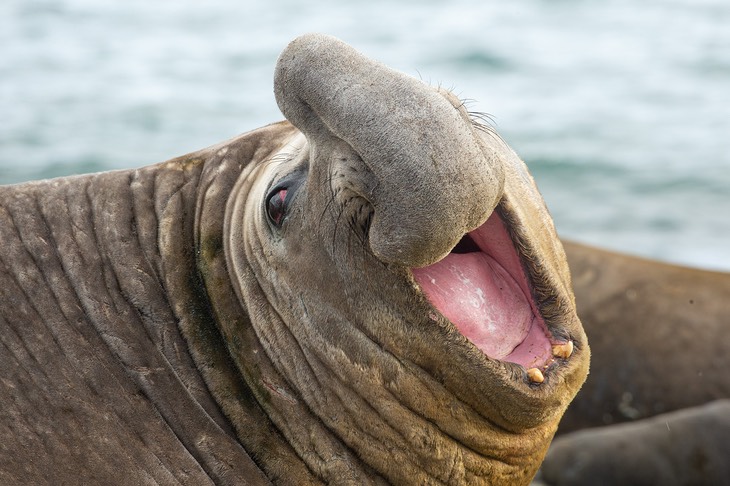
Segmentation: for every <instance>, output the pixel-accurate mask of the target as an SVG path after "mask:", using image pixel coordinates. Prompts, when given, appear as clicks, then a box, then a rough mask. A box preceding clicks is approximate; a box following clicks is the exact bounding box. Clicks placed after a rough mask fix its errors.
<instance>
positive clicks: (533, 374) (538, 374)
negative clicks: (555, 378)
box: [527, 368, 545, 383]
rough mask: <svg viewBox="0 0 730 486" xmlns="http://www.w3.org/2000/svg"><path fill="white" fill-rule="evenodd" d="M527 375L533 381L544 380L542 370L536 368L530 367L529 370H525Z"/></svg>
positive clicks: (539, 381)
mask: <svg viewBox="0 0 730 486" xmlns="http://www.w3.org/2000/svg"><path fill="white" fill-rule="evenodd" d="M527 377H528V378H529V379H530V381H531V382H533V383H542V382H543V381H545V377H544V376H542V371H540V370H539V369H538V368H530V369H529V370H527Z"/></svg>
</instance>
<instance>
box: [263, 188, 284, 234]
mask: <svg viewBox="0 0 730 486" xmlns="http://www.w3.org/2000/svg"><path fill="white" fill-rule="evenodd" d="M286 193H287V188H286V187H277V188H276V189H274V190H273V191H271V192H270V193H269V196H268V198H267V199H266V214H267V215H268V216H269V220H270V221H271V222H272V223H273V224H274V226H276V227H277V228H279V227H281V223H283V222H284V216H286V204H287V200H286Z"/></svg>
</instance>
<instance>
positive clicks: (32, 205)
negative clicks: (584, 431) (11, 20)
mask: <svg viewBox="0 0 730 486" xmlns="http://www.w3.org/2000/svg"><path fill="white" fill-rule="evenodd" d="M275 88H276V95H277V101H278V103H279V105H280V107H281V109H282V112H283V113H284V115H285V116H286V117H287V118H289V119H290V120H291V121H292V122H293V123H294V125H296V127H297V128H295V127H294V126H292V125H290V124H289V123H286V122H284V123H279V124H275V125H271V126H268V127H264V128H262V129H259V130H256V131H254V132H251V133H248V134H244V135H242V136H240V137H238V138H236V139H233V140H231V141H229V142H226V143H223V144H220V145H218V146H215V147H211V148H209V149H206V150H203V151H200V152H196V153H193V154H190V155H187V156H184V157H181V158H178V159H174V160H172V161H169V162H166V163H163V164H160V165H157V166H151V167H148V168H143V169H139V170H133V171H120V172H110V173H105V174H97V175H89V176H82V177H73V178H65V179H57V180H51V181H41V182H36V183H28V184H21V185H17V186H8V187H3V188H0V217H1V218H2V222H1V224H0V231H2V235H1V236H2V242H3V248H2V251H1V252H0V265H1V266H0V289H1V290H0V292H2V307H0V325H1V326H2V332H0V342H1V343H2V347H1V348H0V353H1V354H0V377H1V378H2V380H1V381H0V387H2V390H1V393H0V400H2V407H3V409H4V414H3V421H2V423H1V425H0V439H1V442H0V443H2V444H3V445H2V446H1V447H3V448H4V450H3V454H2V456H1V458H0V482H11V483H13V482H32V483H36V484H38V483H54V484H58V483H68V482H83V483H86V484H90V483H104V484H108V483H113V482H116V481H115V479H118V476H117V475H118V474H119V473H118V471H119V470H123V471H125V473H124V474H125V481H127V480H128V481H129V482H133V483H136V482H139V483H144V482H157V483H161V484H173V483H183V484H206V483H211V482H212V483H219V484H265V483H267V482H273V483H280V484H292V483H295V484H319V483H323V482H327V483H340V484H384V483H399V484H441V483H445V484H488V483H489V484H493V483H509V484H526V483H528V482H529V481H530V479H531V478H532V476H533V475H534V474H535V471H536V470H537V468H538V466H539V464H540V462H541V460H542V457H543V456H544V454H545V452H546V450H547V447H548V444H549V442H550V440H551V438H552V436H553V434H554V432H555V429H556V427H557V424H558V421H559V419H560V417H561V415H562V413H563V412H564V410H565V408H566V407H567V405H568V403H569V402H570V400H571V399H572V398H573V396H574V395H575V393H576V392H577V390H578V388H579V387H580V385H581V384H582V382H583V381H584V379H585V376H586V373H587V366H588V357H589V351H588V346H587V343H586V339H585V335H584V333H583V331H582V327H581V325H580V322H579V320H578V318H577V315H576V311H575V304H574V300H573V295H572V291H571V286H570V275H569V272H568V268H567V265H566V263H565V256H564V253H563V250H562V247H561V244H560V242H559V240H558V239H557V237H556V235H555V231H554V228H553V225H552V221H551V220H550V218H549V215H548V213H547V210H546V209H545V207H544V204H543V202H542V199H541V197H540V195H539V193H538V192H537V189H536V188H535V186H534V183H533V181H532V179H531V177H530V176H529V174H528V173H527V171H526V168H525V167H524V164H523V163H522V162H521V161H520V160H519V158H517V156H516V155H515V154H514V153H513V152H512V151H511V150H510V149H509V148H508V147H506V146H505V145H504V143H503V142H502V141H501V139H499V137H497V136H495V135H494V134H493V133H491V132H490V131H489V130H486V129H484V128H483V127H480V126H479V125H477V124H475V123H474V122H473V121H472V120H471V119H470V117H469V114H468V113H467V112H466V111H465V110H464V109H463V107H462V106H461V103H460V102H459V101H458V100H457V99H456V98H455V97H454V96H453V95H451V94H450V93H448V92H445V91H441V90H435V89H432V88H430V87H427V86H425V85H423V84H421V83H420V82H417V81H415V80H413V79H411V78H409V77H407V76H405V75H403V74H400V73H397V72H395V71H392V70H390V69H388V68H386V67H385V66H382V65H380V64H377V63H374V62H372V61H370V60H368V59H366V58H364V57H363V56H361V55H360V54H359V53H357V52H356V51H354V50H352V49H351V48H350V47H348V46H346V45H344V44H343V43H341V42H339V41H337V40H336V39H333V38H330V37H326V36H319V35H308V36H304V37H302V38H299V39H297V40H296V41H294V42H293V43H292V44H291V45H290V46H289V47H288V48H287V49H286V50H285V51H284V53H283V54H282V56H281V58H280V59H279V63H278V65H277V72H276V78H275ZM300 130H301V132H300ZM444 292H446V294H444ZM449 292H450V293H451V294H459V295H462V294H463V295H468V296H470V298H469V300H468V301H465V302H463V303H461V304H454V303H453V302H450V303H448V305H446V304H445V303H444V301H445V299H446V297H445V295H448V294H449ZM446 300H448V299H446Z"/></svg>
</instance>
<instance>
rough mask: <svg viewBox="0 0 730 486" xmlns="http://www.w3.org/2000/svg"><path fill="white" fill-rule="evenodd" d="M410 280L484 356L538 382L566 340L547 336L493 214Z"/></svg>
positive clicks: (568, 345) (568, 346) (567, 346)
mask: <svg viewBox="0 0 730 486" xmlns="http://www.w3.org/2000/svg"><path fill="white" fill-rule="evenodd" d="M412 272H413V276H414V278H415V280H416V282H417V283H418V285H419V286H420V287H421V289H422V290H423V292H424V294H425V295H426V297H427V298H428V300H429V302H430V303H431V304H432V305H433V306H434V307H435V308H436V309H438V311H439V312H441V314H443V316H444V317H446V318H447V319H448V320H449V321H451V322H452V323H453V324H454V326H456V328H457V329H458V330H459V332H460V333H461V334H463V335H464V336H465V337H466V338H467V339H468V340H469V341H471V342H472V343H473V344H474V345H475V346H476V347H477V348H479V349H480V350H481V351H482V352H483V353H484V354H486V355H487V356H488V357H489V358H492V359H498V360H502V361H507V362H511V363H516V364H519V365H522V366H524V367H525V369H526V370H528V377H529V378H530V380H531V381H533V382H538V383H539V382H542V381H543V375H542V373H541V371H540V370H546V369H547V368H548V367H549V366H550V365H551V364H552V363H553V362H554V361H555V358H556V357H557V358H567V357H569V356H570V354H571V353H572V350H573V346H572V342H571V341H566V340H564V339H560V340H557V339H555V338H553V337H552V335H551V333H550V331H549V330H548V328H547V325H546V323H545V319H543V317H542V316H541V315H540V312H539V311H538V307H537V304H536V302H535V298H534V296H533V293H532V288H531V284H530V282H529V279H528V277H527V275H526V273H525V270H524V268H523V266H522V261H521V259H520V256H519V254H518V253H517V250H516V249H515V245H514V244H513V242H512V239H511V238H510V235H509V234H508V232H507V229H506V228H505V225H504V222H503V221H502V218H501V217H500V216H499V214H498V212H497V211H494V212H493V213H492V215H491V216H490V217H489V219H488V220H487V221H486V222H485V223H484V224H483V225H482V226H480V227H479V228H477V229H475V230H473V231H471V232H469V233H467V234H466V235H464V237H463V238H462V239H461V241H460V242H459V244H457V245H456V246H455V247H454V249H453V250H451V253H449V254H448V255H447V256H446V257H444V258H443V259H441V260H440V261H438V262H436V263H434V264H432V265H429V266H427V267H423V268H414V269H412Z"/></svg>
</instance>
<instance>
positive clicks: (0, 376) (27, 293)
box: [0, 145, 267, 485]
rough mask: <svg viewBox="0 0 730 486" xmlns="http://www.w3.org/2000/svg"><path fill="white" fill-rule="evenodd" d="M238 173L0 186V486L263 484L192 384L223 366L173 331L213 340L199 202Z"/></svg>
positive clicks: (213, 170)
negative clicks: (198, 234) (201, 264)
mask: <svg viewBox="0 0 730 486" xmlns="http://www.w3.org/2000/svg"><path fill="white" fill-rule="evenodd" d="M239 149H240V151H241V152H248V153H249V154H250V156H253V154H254V153H255V151H256V150H258V149H260V147H258V146H255V145H252V146H241V147H239ZM242 155H245V154H242ZM239 171H240V166H238V164H234V165H231V164H229V165H228V166H226V165H225V164H221V160H220V158H216V157H213V158H212V160H211V161H210V162H209V163H207V164H202V163H197V164H196V163H195V162H190V163H188V164H174V163H170V164H165V165H161V166H153V167H150V168H145V169H140V170H136V171H122V172H112V173H105V174H99V175H89V176H82V177H74V178H66V179H57V180H52V181H41V182H38V183H29V184H25V185H23V186H9V187H0V241H2V246H3V249H2V252H0V302H1V303H2V306H0V328H1V329H2V332H1V333H0V408H1V409H2V413H3V416H4V417H3V420H2V421H1V422H0V484H118V483H119V482H120V481H123V482H124V483H126V484H148V483H156V484H196V485H202V484H212V483H218V484H243V483H242V481H243V479H242V478H246V479H245V481H246V484H265V483H266V482H267V481H266V480H265V479H264V477H263V476H262V475H261V473H260V472H259V470H258V468H257V467H256V466H255V465H254V463H253V462H252V460H251V459H250V458H249V456H248V454H247V453H246V451H245V450H244V449H243V447H242V446H241V444H240V443H239V442H238V441H237V440H236V438H235V435H234V433H233V430H232V428H231V426H230V425H229V423H228V421H227V420H226V419H225V418H224V417H223V415H222V414H221V412H220V411H219V408H218V406H217V405H216V403H214V402H213V400H212V397H211V395H210V393H209V392H208V389H207V388H206V385H205V383H204V382H203V379H202V378H201V375H200V371H199V368H200V367H201V365H202V366H203V367H205V366H212V367H215V366H216V363H215V362H209V363H197V364H196V363H195V362H194V361H193V359H192V358H191V356H190V354H189V353H188V350H187V346H186V343H185V342H184V341H183V339H182V337H181V335H180V331H179V329H178V325H180V326H186V325H188V326H190V325H194V326H199V328H200V330H201V331H200V332H201V333H205V330H206V328H209V327H208V326H209V325H210V323H208V322H207V320H209V319H210V311H209V309H208V308H207V307H206V302H207V300H206V299H205V298H204V294H205V291H204V289H203V288H202V286H201V282H200V281H199V280H198V279H197V278H196V277H195V275H196V273H195V272H193V271H191V270H193V269H194V268H195V265H196V263H195V259H194V257H195V251H196V250H195V248H196V245H195V243H194V234H193V223H194V220H195V217H196V200H198V199H202V198H203V197H204V196H205V191H206V189H207V187H208V185H209V184H210V183H211V181H212V180H213V179H214V178H215V179H218V184H220V179H221V178H225V177H226V176H227V175H229V176H230V177H231V180H235V175H236V174H237V173H238V172H239ZM227 172H228V173H229V174H226V173H227ZM224 187H225V185H224ZM221 216H222V215H221ZM171 295H174V296H175V299H174V300H172V301H171V300H170V296H171ZM201 297H202V298H201ZM211 336H212V337H211V339H212V340H214V339H215V335H213V334H211ZM218 344H219V345H220V343H218ZM221 349H222V347H221ZM211 360H212V358H211ZM238 390H239V393H241V396H240V397H239V399H240V400H241V401H243V402H245V401H246V399H247V397H246V396H245V389H244V387H242V386H240V387H239V388H238ZM262 425H263V427H264V428H265V427H266V424H265V423H263V424H262Z"/></svg>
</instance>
